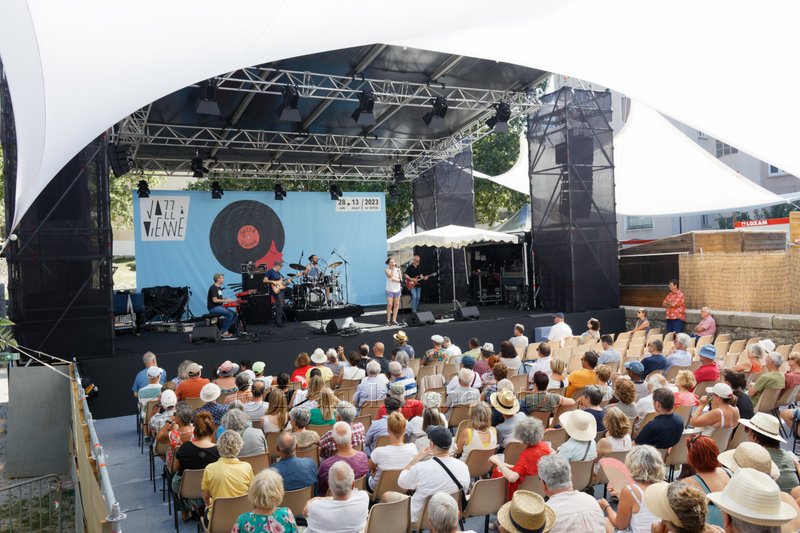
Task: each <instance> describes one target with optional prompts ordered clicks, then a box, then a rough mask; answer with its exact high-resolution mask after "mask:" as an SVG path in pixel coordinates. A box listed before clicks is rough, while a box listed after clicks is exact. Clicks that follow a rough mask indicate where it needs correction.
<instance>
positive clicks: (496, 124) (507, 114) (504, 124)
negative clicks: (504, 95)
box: [486, 102, 511, 133]
mask: <svg viewBox="0 0 800 533" xmlns="http://www.w3.org/2000/svg"><path fill="white" fill-rule="evenodd" d="M492 107H494V108H495V109H496V111H495V114H494V116H493V117H491V118H489V120H487V121H486V125H487V126H489V127H490V128H492V129H493V130H494V131H495V133H508V121H509V119H510V118H511V104H509V103H508V102H500V103H499V104H494V106H492Z"/></svg>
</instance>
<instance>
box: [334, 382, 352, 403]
mask: <svg viewBox="0 0 800 533" xmlns="http://www.w3.org/2000/svg"><path fill="white" fill-rule="evenodd" d="M345 381H347V380H345ZM334 394H335V395H336V397H337V398H339V401H340V402H350V403H353V396H355V394H356V388H355V387H339V388H338V389H336V390H335V391H334Z"/></svg>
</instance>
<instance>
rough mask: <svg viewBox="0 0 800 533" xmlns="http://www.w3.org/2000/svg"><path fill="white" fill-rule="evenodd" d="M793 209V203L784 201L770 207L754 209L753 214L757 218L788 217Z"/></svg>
mask: <svg viewBox="0 0 800 533" xmlns="http://www.w3.org/2000/svg"><path fill="white" fill-rule="evenodd" d="M791 211H792V205H791V204H788V203H784V204H778V205H771V206H769V207H764V208H761V209H756V210H755V211H753V215H755V218H756V220H760V219H765V218H786V217H788V216H789V213H790V212H791Z"/></svg>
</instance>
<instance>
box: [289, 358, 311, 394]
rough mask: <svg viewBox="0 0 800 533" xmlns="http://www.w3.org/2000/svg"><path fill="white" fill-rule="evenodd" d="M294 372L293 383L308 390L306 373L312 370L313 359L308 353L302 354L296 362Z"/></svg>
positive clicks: (291, 378)
mask: <svg viewBox="0 0 800 533" xmlns="http://www.w3.org/2000/svg"><path fill="white" fill-rule="evenodd" d="M294 367H295V368H294V372H292V375H291V376H290V380H291V381H296V382H298V383H300V384H301V385H302V386H303V388H304V389H305V388H306V373H307V372H308V371H309V370H310V369H311V368H312V366H311V358H310V357H309V356H308V354H307V353H306V352H300V353H299V354H297V357H296V358H295V360H294Z"/></svg>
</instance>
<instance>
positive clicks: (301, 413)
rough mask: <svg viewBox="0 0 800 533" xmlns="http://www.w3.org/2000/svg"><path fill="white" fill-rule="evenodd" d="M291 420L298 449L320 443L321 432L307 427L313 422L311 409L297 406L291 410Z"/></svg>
mask: <svg viewBox="0 0 800 533" xmlns="http://www.w3.org/2000/svg"><path fill="white" fill-rule="evenodd" d="M289 421H290V422H291V424H292V433H293V434H294V440H295V441H296V442H297V449H298V450H303V449H305V448H310V447H311V446H316V445H317V444H319V433H317V432H316V431H309V430H307V429H306V427H307V426H308V424H309V423H310V422H311V411H309V410H308V409H307V408H306V407H295V408H294V409H292V410H291V411H289Z"/></svg>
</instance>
